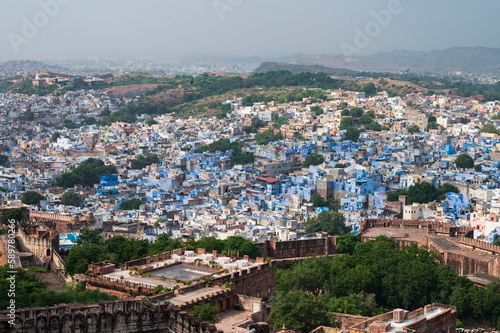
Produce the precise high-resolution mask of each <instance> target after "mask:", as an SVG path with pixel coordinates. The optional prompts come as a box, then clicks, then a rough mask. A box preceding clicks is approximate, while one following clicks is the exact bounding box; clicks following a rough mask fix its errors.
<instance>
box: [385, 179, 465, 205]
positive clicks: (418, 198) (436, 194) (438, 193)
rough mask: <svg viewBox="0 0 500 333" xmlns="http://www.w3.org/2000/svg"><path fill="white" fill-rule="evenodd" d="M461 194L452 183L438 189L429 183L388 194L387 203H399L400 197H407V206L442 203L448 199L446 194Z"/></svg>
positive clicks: (444, 184)
mask: <svg viewBox="0 0 500 333" xmlns="http://www.w3.org/2000/svg"><path fill="white" fill-rule="evenodd" d="M449 192H453V193H459V192H460V191H459V190H458V188H457V187H456V186H454V185H452V184H450V183H443V184H441V185H440V186H439V187H438V188H436V187H434V185H432V184H431V183H429V182H421V183H416V184H413V185H411V186H410V187H409V188H408V190H405V189H398V190H395V191H392V192H389V193H387V201H398V200H399V196H400V195H406V196H407V198H406V204H407V205H411V204H412V203H414V202H417V203H421V204H422V203H429V202H431V201H435V200H437V201H441V200H443V199H444V198H445V197H446V193H449Z"/></svg>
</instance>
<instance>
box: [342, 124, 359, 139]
mask: <svg viewBox="0 0 500 333" xmlns="http://www.w3.org/2000/svg"><path fill="white" fill-rule="evenodd" d="M360 135H361V131H360V130H359V129H357V128H356V127H349V128H348V129H347V131H346V132H345V133H344V135H342V141H346V140H349V141H354V142H355V141H358V140H359V136H360Z"/></svg>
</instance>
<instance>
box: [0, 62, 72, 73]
mask: <svg viewBox="0 0 500 333" xmlns="http://www.w3.org/2000/svg"><path fill="white" fill-rule="evenodd" d="M37 71H49V72H54V73H66V72H67V69H66V68H63V67H61V66H52V65H48V64H46V63H43V62H40V61H33V60H12V61H7V62H4V63H0V73H1V74H3V75H4V76H14V75H16V74H17V73H18V72H22V73H26V74H30V75H32V74H35V73H36V72H37Z"/></svg>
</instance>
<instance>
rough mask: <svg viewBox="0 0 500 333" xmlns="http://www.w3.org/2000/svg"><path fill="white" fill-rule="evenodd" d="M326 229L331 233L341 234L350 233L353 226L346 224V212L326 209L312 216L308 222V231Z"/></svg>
mask: <svg viewBox="0 0 500 333" xmlns="http://www.w3.org/2000/svg"><path fill="white" fill-rule="evenodd" d="M319 231H324V232H327V233H328V234H329V235H332V236H333V235H340V234H341V233H348V232H349V231H351V228H349V227H347V226H346V225H345V217H344V214H342V213H338V212H332V211H324V212H321V213H319V214H318V216H316V217H311V218H309V219H308V220H307V222H306V232H307V233H308V234H311V233H314V232H319Z"/></svg>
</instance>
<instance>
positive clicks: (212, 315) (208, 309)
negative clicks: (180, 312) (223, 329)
mask: <svg viewBox="0 0 500 333" xmlns="http://www.w3.org/2000/svg"><path fill="white" fill-rule="evenodd" d="M189 313H190V314H192V315H193V316H195V317H197V318H200V319H201V320H203V321H206V322H209V323H211V324H215V323H218V322H219V321H220V320H221V319H220V315H219V314H220V306H219V304H215V305H214V304H211V303H203V304H199V305H195V306H194V307H193V310H191V311H190V312H189Z"/></svg>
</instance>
